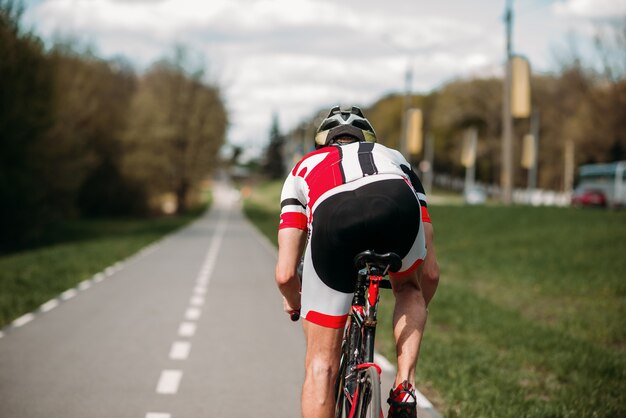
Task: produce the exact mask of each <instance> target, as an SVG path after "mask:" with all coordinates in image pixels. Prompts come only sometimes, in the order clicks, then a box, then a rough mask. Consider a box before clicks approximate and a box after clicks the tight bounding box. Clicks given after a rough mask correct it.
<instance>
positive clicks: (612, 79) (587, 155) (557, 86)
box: [289, 19, 626, 190]
mask: <svg viewBox="0 0 626 418" xmlns="http://www.w3.org/2000/svg"><path fill="white" fill-rule="evenodd" d="M593 42H594V45H595V53H594V54H593V55H592V56H590V57H589V56H587V55H586V56H585V57H586V58H585V57H583V56H582V55H581V54H579V53H577V52H576V48H575V47H570V48H571V50H567V51H561V53H560V56H555V58H556V60H557V61H558V65H559V69H558V70H556V71H555V72H554V73H549V74H534V75H533V76H532V77H531V101H532V109H533V110H535V111H537V113H538V116H539V146H538V184H537V186H538V187H540V188H544V189H550V190H562V189H563V186H564V182H565V179H564V175H565V174H564V173H565V170H564V165H565V161H564V149H565V146H566V145H565V144H566V142H567V141H572V142H573V144H574V149H575V152H574V156H575V164H576V165H580V164H586V163H599V162H610V161H618V160H626V19H622V20H616V21H615V22H614V24H613V26H612V29H611V30H604V31H600V30H599V31H598V33H597V35H596V36H595V38H594V40H593ZM502 89H503V81H502V79H501V78H497V77H487V78H473V79H457V80H452V81H450V82H447V83H445V84H444V85H442V86H441V87H439V88H437V89H435V90H434V91H432V92H430V93H428V94H413V95H411V96H409V98H408V100H407V98H406V97H404V96H402V95H399V94H391V95H388V96H385V97H382V98H380V99H379V100H377V101H376V102H375V103H374V104H372V105H371V106H369V108H366V109H364V110H365V111H366V115H367V117H368V119H370V121H371V122H372V125H373V126H374V129H376V133H377V136H378V138H379V141H380V142H382V143H384V144H386V145H389V146H392V147H395V148H397V149H399V148H400V138H401V136H402V123H403V120H402V119H403V117H402V115H403V111H404V109H405V104H406V103H407V101H408V103H409V106H410V107H415V108H420V109H421V110H422V113H423V117H424V119H423V126H424V132H425V134H426V135H432V138H433V140H434V149H435V152H434V170H435V172H437V173H446V174H452V175H456V176H459V177H462V176H463V175H464V170H465V168H464V167H463V166H462V165H461V151H462V147H463V138H464V135H465V131H466V130H467V129H468V128H470V127H474V128H477V130H478V149H477V156H476V178H477V180H479V181H482V182H485V183H488V184H499V182H500V164H501V143H502V98H503V90H502ZM325 112H327V110H321V111H320V112H319V113H316V114H315V116H314V117H312V118H311V119H310V120H308V121H306V122H304V123H303V124H302V125H301V126H299V127H298V128H296V129H294V130H293V131H291V132H290V133H289V137H291V138H293V140H294V141H295V142H297V143H300V142H302V139H301V138H303V137H305V138H306V140H305V141H308V144H311V146H312V143H313V139H312V138H313V135H314V130H315V128H316V126H315V124H316V123H318V121H319V117H320V116H321V115H323V114H325ZM529 131H530V119H529V118H528V119H518V120H515V122H514V144H515V145H514V155H515V166H516V170H515V186H516V187H526V184H527V183H526V182H527V171H526V169H524V168H522V166H521V163H520V160H521V154H522V150H521V148H522V138H523V137H524V135H525V134H527V133H529ZM422 158H423V154H420V155H413V156H410V159H412V162H413V163H415V164H416V165H417V163H418V162H419V161H420V160H421V159H422Z"/></svg>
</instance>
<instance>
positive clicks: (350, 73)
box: [26, 0, 626, 144]
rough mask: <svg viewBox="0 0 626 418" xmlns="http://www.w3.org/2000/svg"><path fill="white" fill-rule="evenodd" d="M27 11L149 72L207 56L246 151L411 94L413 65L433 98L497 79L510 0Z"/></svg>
mask: <svg viewBox="0 0 626 418" xmlns="http://www.w3.org/2000/svg"><path fill="white" fill-rule="evenodd" d="M27 1H28V2H30V3H31V7H30V8H29V9H28V10H27V14H26V18H27V20H28V21H29V23H31V24H34V25H35V26H36V30H37V32H38V33H40V34H42V35H43V36H44V37H45V38H50V36H51V35H53V34H54V33H56V32H61V33H65V34H76V35H78V36H79V37H80V38H81V39H83V40H87V41H89V42H91V43H93V44H94V45H95V46H96V49H97V51H100V53H101V54H103V56H104V57H111V56H113V55H120V54H121V55H124V56H126V57H127V58H129V59H130V60H131V61H132V62H133V63H134V64H135V65H136V66H137V67H138V68H139V69H140V70H141V69H143V68H145V67H146V66H147V65H149V64H150V63H151V62H153V61H155V60H156V59H158V58H161V57H162V56H164V55H166V54H168V53H170V52H171V50H172V46H173V45H174V44H175V43H181V44H184V45H188V46H189V47H190V48H192V50H193V51H197V52H201V53H203V54H205V55H206V59H207V61H208V63H209V65H210V69H209V71H210V72H211V73H212V74H213V75H214V77H215V78H217V79H218V81H219V82H220V83H223V84H224V95H225V99H226V102H227V106H228V108H229V109H230V111H231V112H232V114H231V120H232V128H231V130H230V133H229V135H230V139H231V140H232V141H233V142H235V143H239V144H243V143H250V141H264V140H266V138H267V132H268V129H269V126H270V122H271V115H272V113H273V112H278V113H279V116H280V121H281V126H282V127H283V128H284V129H290V128H292V127H294V126H295V125H296V124H297V123H298V122H300V120H301V119H302V118H305V117H310V116H311V115H312V114H313V113H315V112H316V111H317V110H318V109H320V108H322V107H326V106H331V105H333V104H336V103H338V102H341V103H343V104H347V103H349V102H353V103H358V104H361V105H363V106H366V105H368V104H371V103H372V102H373V101H374V100H376V99H377V98H379V97H381V96H382V95H383V94H388V93H390V92H394V91H396V92H402V91H403V90H404V87H405V86H404V77H405V71H406V70H407V65H409V66H410V68H411V69H412V71H413V88H414V89H416V90H418V91H428V90H430V89H432V88H434V87H436V86H437V85H439V84H441V83H442V82H443V81H444V80H447V79H450V78H452V77H458V76H461V75H464V74H484V73H489V74H493V73H494V71H493V69H494V66H495V67H497V66H498V65H499V63H500V62H501V60H502V55H503V40H502V39H503V23H502V21H501V15H502V9H503V7H504V6H503V4H502V1H501V0H481V2H465V1H463V0H454V1H453V0H450V1H448V2H441V4H438V3H437V2H424V3H422V2H420V3H417V2H406V1H403V0H385V1H384V2H380V1H379V0H361V1H359V2H356V1H353V2H337V1H335V0H27ZM615 1H626V0H614V1H613V2H610V1H608V0H596V1H594V5H595V4H600V6H599V7H596V6H594V7H593V9H595V10H597V9H602V10H605V9H606V10H608V9H609V8H610V5H611V4H612V3H614V2H615ZM470 3H471V4H470ZM589 4H591V1H587V2H585V1H584V0H567V1H560V2H559V3H557V4H556V5H554V7H553V12H554V13H557V14H559V15H567V14H568V13H569V14H570V15H571V14H572V13H578V14H580V13H583V12H584V10H588V9H590V6H589ZM541 7H542V8H543V9H545V10H548V6H541ZM581 10H582V11H581ZM603 13H604V12H603ZM546 16H547V17H546V19H548V18H549V17H550V16H548V13H546ZM542 17H543V16H542ZM552 19H554V17H552ZM546 22H547V23H546ZM531 23H532V24H535V23H536V22H531ZM551 23H552V22H548V21H547V20H546V21H544V27H548V26H553V25H551ZM528 30H529V31H532V29H528ZM496 31H497V32H496ZM548 48H549V45H547V43H546V45H545V46H544V48H543V49H541V48H539V47H537V48H536V49H537V50H540V51H544V50H545V49H548ZM535 65H536V63H535Z"/></svg>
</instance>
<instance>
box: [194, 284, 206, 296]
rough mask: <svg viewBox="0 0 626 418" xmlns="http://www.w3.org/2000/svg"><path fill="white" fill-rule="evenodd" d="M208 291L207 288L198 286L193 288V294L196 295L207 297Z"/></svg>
mask: <svg viewBox="0 0 626 418" xmlns="http://www.w3.org/2000/svg"><path fill="white" fill-rule="evenodd" d="M206 291H207V288H206V286H200V285H198V286H196V287H194V288H193V293H195V294H196V295H205V294H206Z"/></svg>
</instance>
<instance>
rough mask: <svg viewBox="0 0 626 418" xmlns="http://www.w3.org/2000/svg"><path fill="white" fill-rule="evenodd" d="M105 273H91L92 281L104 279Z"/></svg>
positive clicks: (97, 281)
mask: <svg viewBox="0 0 626 418" xmlns="http://www.w3.org/2000/svg"><path fill="white" fill-rule="evenodd" d="M104 278H105V275H104V274H103V273H96V274H94V275H93V282H94V283H100V282H101V281H102V280H104Z"/></svg>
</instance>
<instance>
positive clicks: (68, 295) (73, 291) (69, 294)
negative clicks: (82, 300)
mask: <svg viewBox="0 0 626 418" xmlns="http://www.w3.org/2000/svg"><path fill="white" fill-rule="evenodd" d="M77 294H78V291H77V290H76V289H67V290H66V291H65V292H63V293H61V296H60V298H61V300H69V299H72V298H73V297H74V296H76V295H77Z"/></svg>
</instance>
